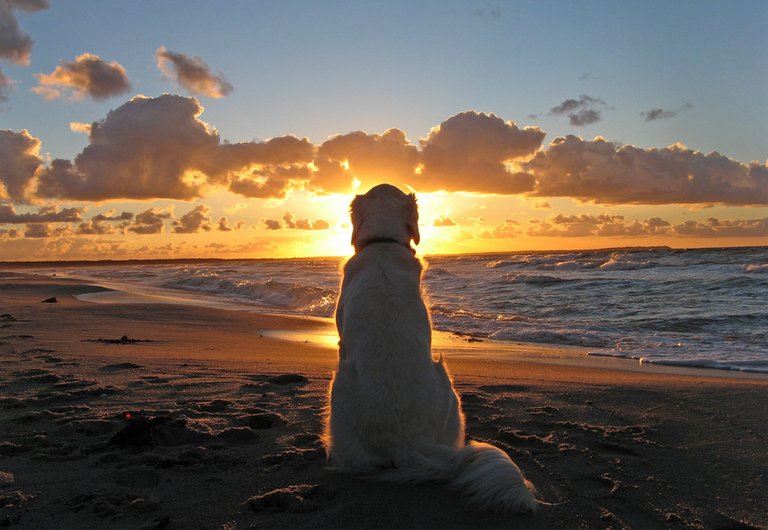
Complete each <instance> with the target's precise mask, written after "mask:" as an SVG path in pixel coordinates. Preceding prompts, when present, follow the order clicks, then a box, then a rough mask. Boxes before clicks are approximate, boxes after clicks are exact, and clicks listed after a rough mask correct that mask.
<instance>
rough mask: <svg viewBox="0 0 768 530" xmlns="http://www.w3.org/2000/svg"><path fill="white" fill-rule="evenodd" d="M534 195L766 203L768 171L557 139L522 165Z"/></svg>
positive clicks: (711, 158) (678, 151) (692, 155)
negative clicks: (533, 186) (532, 182)
mask: <svg viewBox="0 0 768 530" xmlns="http://www.w3.org/2000/svg"><path fill="white" fill-rule="evenodd" d="M525 169H526V170H527V171H528V172H529V173H530V174H531V175H533V176H534V177H535V178H536V180H537V186H536V189H535V191H534V192H533V193H532V194H533V195H538V196H548V197H554V196H565V197H572V198H575V199H579V200H582V201H591V202H597V203H602V204H622V203H626V204H731V205H759V204H768V166H766V165H765V164H759V163H757V162H753V163H751V164H743V163H741V162H738V161H736V160H732V159H730V158H727V157H725V156H723V155H720V154H719V153H716V152H713V153H710V154H706V155H705V154H703V153H700V152H698V151H693V150H690V149H688V148H686V147H684V146H680V145H674V146H670V147H665V148H663V149H641V148H638V147H634V146H631V145H618V144H614V143H612V142H608V141H607V140H605V139H603V138H596V139H595V140H592V141H585V140H582V139H581V138H579V137H577V136H566V137H560V138H556V139H555V140H554V141H553V142H552V144H551V145H550V146H549V147H548V148H547V149H546V150H543V151H540V152H539V153H537V155H536V156H535V157H534V158H533V159H532V160H531V161H530V162H528V163H526V164H525Z"/></svg>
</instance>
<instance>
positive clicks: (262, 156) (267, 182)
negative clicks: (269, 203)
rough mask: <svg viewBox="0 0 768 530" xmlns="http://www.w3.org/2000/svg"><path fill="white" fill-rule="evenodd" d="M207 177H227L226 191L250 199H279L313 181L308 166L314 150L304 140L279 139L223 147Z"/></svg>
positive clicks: (293, 138) (223, 179)
mask: <svg viewBox="0 0 768 530" xmlns="http://www.w3.org/2000/svg"><path fill="white" fill-rule="evenodd" d="M220 152H221V156H220V157H219V158H218V159H217V160H216V163H217V164H218V165H219V167H218V168H212V169H211V171H210V173H211V174H213V175H218V177H217V178H218V180H220V181H225V180H226V178H227V177H229V190H230V191H231V192H233V193H237V194H239V195H242V196H244V197H250V198H261V199H267V198H278V199H282V198H284V197H285V196H286V194H287V193H288V191H289V190H291V189H293V188H300V187H304V186H305V185H306V183H307V182H308V181H309V180H310V178H312V174H311V172H310V169H309V165H308V164H309V163H310V162H311V161H312V156H313V152H314V146H313V145H312V144H311V143H310V142H309V140H307V139H306V138H304V139H299V138H296V137H294V136H282V137H279V138H273V139H271V140H268V141H267V142H262V143H238V144H224V145H222V146H221V149H220Z"/></svg>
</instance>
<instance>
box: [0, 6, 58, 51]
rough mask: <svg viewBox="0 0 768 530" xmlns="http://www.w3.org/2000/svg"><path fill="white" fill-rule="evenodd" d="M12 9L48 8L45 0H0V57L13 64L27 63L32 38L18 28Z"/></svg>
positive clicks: (28, 10) (29, 10)
mask: <svg viewBox="0 0 768 530" xmlns="http://www.w3.org/2000/svg"><path fill="white" fill-rule="evenodd" d="M14 9H20V10H22V11H27V12H30V13H31V12H34V11H41V10H43V9H48V2H47V1H45V0H3V1H0V59H6V60H8V61H10V62H12V63H15V64H23V65H26V64H29V58H30V55H31V54H32V39H31V38H29V35H27V34H25V33H23V32H22V31H21V29H20V28H19V22H18V21H17V20H16V16H15V15H14V13H13V10H14Z"/></svg>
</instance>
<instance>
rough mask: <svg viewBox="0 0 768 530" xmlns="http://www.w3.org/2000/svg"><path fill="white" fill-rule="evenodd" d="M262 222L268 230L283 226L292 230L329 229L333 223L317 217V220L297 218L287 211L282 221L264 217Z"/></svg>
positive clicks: (279, 228)
mask: <svg viewBox="0 0 768 530" xmlns="http://www.w3.org/2000/svg"><path fill="white" fill-rule="evenodd" d="M262 222H263V223H264V227H265V228H266V229H267V230H281V229H282V228H287V229H292V230H327V229H328V228H330V227H331V225H330V224H328V222H327V221H325V220H323V219H317V220H315V221H312V220H310V219H296V216H295V215H293V214H292V213H291V212H285V214H283V222H282V223H281V222H280V221H278V220H277V219H263V220H262Z"/></svg>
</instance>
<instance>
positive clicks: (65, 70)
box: [32, 53, 131, 101]
mask: <svg viewBox="0 0 768 530" xmlns="http://www.w3.org/2000/svg"><path fill="white" fill-rule="evenodd" d="M35 77H37V81H38V83H39V84H38V85H37V86H36V87H33V88H32V92H34V93H35V94H38V95H40V96H42V97H44V98H45V99H47V100H51V99H57V98H59V97H61V96H62V91H65V92H70V93H71V94H72V95H71V98H72V99H83V98H84V97H85V96H90V97H91V98H92V99H94V100H96V101H103V100H105V99H108V98H111V97H113V96H117V95H119V94H123V93H125V92H128V91H129V90H130V89H131V84H130V82H129V81H128V74H127V73H126V71H125V68H123V67H122V65H120V63H118V62H116V61H113V62H111V63H108V62H106V61H104V60H103V59H101V57H99V56H98V55H93V54H91V53H84V54H82V55H80V56H79V57H77V58H75V60H74V61H71V62H67V61H62V62H61V64H60V65H59V66H57V67H56V69H55V70H54V71H53V72H51V73H50V74H35Z"/></svg>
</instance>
